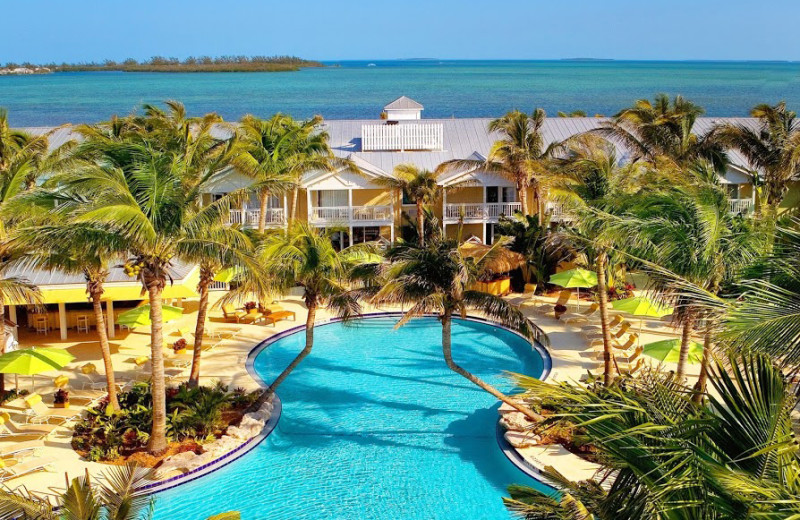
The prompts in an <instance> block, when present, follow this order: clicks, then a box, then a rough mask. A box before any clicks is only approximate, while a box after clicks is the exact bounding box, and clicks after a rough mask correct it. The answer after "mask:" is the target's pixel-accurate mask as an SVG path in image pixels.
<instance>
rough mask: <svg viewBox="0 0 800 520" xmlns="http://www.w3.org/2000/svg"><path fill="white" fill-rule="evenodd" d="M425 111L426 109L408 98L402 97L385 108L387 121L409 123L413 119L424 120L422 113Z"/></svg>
mask: <svg viewBox="0 0 800 520" xmlns="http://www.w3.org/2000/svg"><path fill="white" fill-rule="evenodd" d="M424 109H425V107H423V106H422V105H420V104H419V103H417V102H416V101H414V100H413V99H411V98H409V97H406V96H400V97H399V98H397V99H395V100H394V101H392V102H391V103H389V104H388V105H386V106H385V107H383V111H384V113H385V114H386V120H387V121H408V120H411V119H422V111H423V110H424Z"/></svg>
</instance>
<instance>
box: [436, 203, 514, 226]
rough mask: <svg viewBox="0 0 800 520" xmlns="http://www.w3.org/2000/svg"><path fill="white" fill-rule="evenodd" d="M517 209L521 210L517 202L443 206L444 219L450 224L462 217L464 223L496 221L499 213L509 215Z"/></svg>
mask: <svg viewBox="0 0 800 520" xmlns="http://www.w3.org/2000/svg"><path fill="white" fill-rule="evenodd" d="M517 211H522V204H520V203H519V202H497V203H489V202H475V203H466V204H447V205H445V207H444V221H445V223H447V224H451V223H453V222H458V221H459V220H460V219H461V218H462V217H463V219H464V223H466V224H474V223H483V222H497V221H498V220H499V219H500V215H506V216H511V215H513V214H514V213H515V212H517Z"/></svg>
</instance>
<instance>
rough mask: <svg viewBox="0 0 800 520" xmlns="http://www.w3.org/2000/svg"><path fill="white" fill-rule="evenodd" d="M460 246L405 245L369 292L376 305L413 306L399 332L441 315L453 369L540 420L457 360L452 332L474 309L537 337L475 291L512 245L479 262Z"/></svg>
mask: <svg viewBox="0 0 800 520" xmlns="http://www.w3.org/2000/svg"><path fill="white" fill-rule="evenodd" d="M459 234H460V233H459ZM459 238H460V237H459ZM459 242H460V240H447V239H444V238H437V239H434V240H431V241H430V242H429V243H428V245H427V246H422V245H420V244H405V243H401V244H398V245H396V246H394V247H392V248H391V249H389V251H388V252H387V254H386V258H387V261H388V264H387V265H385V266H383V268H382V272H381V276H380V277H379V278H378V279H379V283H378V284H376V285H377V287H375V288H374V289H373V290H372V291H368V292H371V293H372V294H371V298H370V302H371V303H374V304H385V303H388V304H391V305H399V306H401V307H403V308H405V307H406V306H410V308H409V309H408V310H407V311H405V312H404V313H403V317H402V318H401V319H400V320H399V321H398V323H397V326H398V327H399V326H402V325H403V324H405V323H407V322H408V321H409V320H411V319H413V318H415V317H418V316H423V315H425V314H429V313H436V314H438V315H439V319H440V320H441V322H442V354H443V356H444V360H445V363H447V366H448V367H449V368H450V369H451V370H453V371H454V372H456V373H457V374H459V375H461V376H463V377H465V378H466V379H468V380H469V381H470V382H472V383H474V384H475V385H477V386H479V387H480V388H482V389H483V390H485V391H487V392H489V393H490V394H492V395H493V396H495V397H497V398H498V399H499V400H501V401H503V402H504V403H507V404H508V405H509V406H512V407H514V408H515V409H517V410H519V411H520V412H522V413H523V414H525V415H526V416H527V417H529V418H531V419H533V420H538V419H540V417H539V416H538V415H537V414H536V413H534V412H533V411H532V410H530V409H529V408H528V407H526V406H522V405H520V404H519V403H518V402H516V401H514V400H512V399H510V398H508V397H507V396H506V395H504V394H503V393H502V392H500V391H499V390H497V389H496V388H494V387H493V386H491V385H490V384H488V383H486V382H485V381H483V380H482V379H480V378H478V377H477V376H475V375H474V374H472V373H470V372H468V371H467V370H465V369H464V368H463V367H461V366H460V365H458V364H457V363H456V362H455V361H454V359H453V353H452V336H451V327H452V322H453V316H454V315H455V316H461V317H464V316H466V314H467V312H468V311H470V310H474V311H477V312H480V313H481V314H483V315H485V316H486V317H488V318H490V319H494V320H497V321H498V322H500V323H502V324H503V325H506V326H508V327H510V328H513V329H514V330H517V331H519V332H521V333H523V334H525V335H526V336H527V337H531V334H532V331H531V327H530V324H529V323H528V320H527V319H526V318H525V316H523V314H522V312H520V310H519V309H518V308H517V307H515V306H514V305H512V304H511V303H509V302H508V301H506V300H504V299H503V298H501V297H499V296H495V295H492V294H489V293H486V292H483V291H479V290H475V289H473V287H474V285H475V282H476V281H477V280H478V278H479V276H480V275H481V273H482V272H483V271H484V268H485V266H486V265H487V264H488V263H489V262H490V261H491V260H492V259H493V258H495V257H496V256H497V254H499V253H500V250H501V248H503V247H505V246H506V245H507V243H508V240H505V239H500V240H497V241H496V242H495V243H494V245H492V246H491V247H490V248H489V249H488V250H487V252H486V253H485V254H483V255H482V256H479V257H477V258H473V257H467V256H465V255H464V254H463V253H462V252H461V250H460V248H459V247H458V244H459Z"/></svg>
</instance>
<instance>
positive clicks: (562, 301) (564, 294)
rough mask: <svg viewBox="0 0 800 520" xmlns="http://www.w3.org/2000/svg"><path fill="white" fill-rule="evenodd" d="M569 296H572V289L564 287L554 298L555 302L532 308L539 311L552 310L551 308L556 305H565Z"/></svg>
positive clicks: (546, 311)
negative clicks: (556, 297)
mask: <svg viewBox="0 0 800 520" xmlns="http://www.w3.org/2000/svg"><path fill="white" fill-rule="evenodd" d="M571 297H572V291H570V290H568V289H564V290H563V291H561V292H560V293H559V295H558V299H557V300H556V302H555V303H546V304H544V305H540V306H538V307H534V310H535V311H536V312H539V313H548V312H553V309H555V307H556V305H563V306H565V307H566V306H567V303H568V302H569V299H570V298H571Z"/></svg>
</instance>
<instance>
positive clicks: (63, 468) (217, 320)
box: [0, 292, 671, 494]
mask: <svg viewBox="0 0 800 520" xmlns="http://www.w3.org/2000/svg"><path fill="white" fill-rule="evenodd" d="M223 294H224V293H223V292H214V293H212V295H211V301H212V303H213V302H216V301H217V299H219V298H220V297H221V296H222V295H223ZM509 300H510V301H513V302H515V303H518V304H521V308H522V309H523V312H524V313H525V314H526V315H529V316H531V317H532V318H533V319H534V320H535V323H537V324H538V325H539V326H540V327H541V328H542V329H543V330H544V331H545V332H546V333H547V334H548V335H549V337H550V346H549V349H548V350H549V352H550V355H551V357H552V363H553V369H552V372H551V374H550V378H549V379H550V380H559V381H563V380H567V381H577V380H578V379H579V378H580V376H581V374H583V373H585V371H586V370H587V369H588V368H590V367H591V366H592V365H593V363H595V362H594V361H593V360H591V359H588V358H586V357H584V356H582V355H581V353H582V352H583V351H584V350H585V349H586V347H587V343H586V340H585V339H584V338H583V336H582V335H581V334H580V333H579V332H580V328H579V327H575V326H570V325H567V324H566V323H564V322H563V321H560V320H556V319H553V318H549V317H544V316H541V315H539V314H536V313H534V312H533V309H532V304H531V301H530V299H529V298H528V297H527V296H524V295H519V294H515V295H511V296H509ZM539 300H540V301H539V303H543V302H542V301H541V299H539ZM544 301H548V300H544ZM280 303H281V304H282V305H283V306H285V307H286V309H287V310H291V311H295V313H296V315H297V320H296V321H291V320H285V321H281V322H278V323H277V325H276V326H274V327H273V326H272V325H266V326H265V325H248V324H239V325H237V326H239V327H241V329H242V331H241V333H240V334H239V336H238V337H237V338H236V339H234V340H225V341H223V342H222V344H221V345H220V346H219V347H217V348H216V349H215V350H214V351H213V352H210V353H206V354H204V356H203V362H202V365H201V375H202V377H201V380H202V382H203V383H204V384H210V383H214V382H216V381H221V382H222V383H224V384H226V385H229V386H231V387H242V388H245V389H248V390H255V389H257V388H258V384H257V383H256V382H255V381H254V380H253V379H252V378H251V377H250V375H249V374H248V372H247V369H246V367H245V363H246V360H247V355H248V353H249V352H250V351H251V350H252V349H253V348H254V347H255V346H256V345H258V344H259V343H261V342H262V341H264V340H265V339H268V338H269V337H271V336H272V335H275V334H277V333H279V332H282V331H284V330H287V329H289V328H292V327H295V326H298V325H302V324H303V323H304V322H305V319H306V310H305V307H304V306H303V304H302V300H301V299H300V298H299V297H296V296H293V297H288V298H285V299H282V300H280ZM184 309H185V311H184V315H183V316H182V317H181V319H180V320H177V321H176V322H171V323H168V324H166V325H165V333H166V336H165V338H166V339H167V340H168V341H169V340H170V339H177V335H174V334H172V333H173V332H175V331H177V329H178V328H186V329H188V330H191V331H193V330H194V324H195V320H196V316H197V302H196V301H184ZM390 310H398V309H388V308H381V309H374V308H369V309H365V312H376V311H390ZM329 318H330V315H329V313H327V312H325V311H324V310H323V311H320V312H318V314H317V319H318V320H319V321H324V320H327V319H329ZM223 323H224V320H223V319H222V314H221V312H219V311H212V312H211V317H210V326H211V327H214V326H222V325H223ZM227 325H233V324H227ZM663 338H664V335H663V331H662V332H661V333H659V334H648V333H646V334H643V335H642V341H643V342H648V341H656V340H658V339H663ZM20 343H21V345H22V346H31V345H36V346H54V347H61V348H66V349H68V350H69V351H70V352H71V353H72V354H73V355H75V357H76V359H75V361H73V362H72V363H71V364H70V365H68V366H67V367H66V368H65V370H62V371H61V372H53V373H51V374H47V377H46V378H45V377H44V376H40V377H38V378H37V387H36V389H37V391H39V393H41V394H42V396H43V397H45V401H46V402H48V403H51V402H52V393H53V391H54V388H53V385H52V381H53V378H55V377H56V376H57V375H58V374H59V373H63V374H64V375H67V376H68V377H71V379H72V381H71V383H72V386H73V387H74V388H80V379H78V378H76V377H75V372H76V371H77V368H78V367H80V366H81V365H83V364H85V363H89V362H91V363H94V364H95V365H96V366H97V369H98V371H101V372H102V369H103V364H102V361H101V359H100V354H99V347H98V344H97V342H96V341H93V336H92V334H91V333H90V334H86V333H84V334H78V333H75V332H74V331H70V338H69V339H68V340H65V341H62V340H60V339H59V337H58V333H57V332H56V333H51V334H49V335H47V336H35V335H31V334H22V335H21V337H20ZM111 343H112V359H113V362H114V367H115V372H116V374H117V377H118V379H119V380H122V381H124V380H126V379H130V378H131V377H132V376H133V375H134V373H135V372H136V371H137V370H138V369H137V368H136V367H135V365H134V364H133V363H132V362H131V361H132V359H134V358H136V357H138V356H142V355H148V354H149V350H150V349H149V346H148V345H149V329H148V328H147V327H143V328H140V329H135V330H134V331H132V332H122V333H120V332H119V331H117V337H116V338H115V339H114V340H112V342H111ZM666 368H667V369H670V368H671V367H669V366H667V367H666ZM184 374H185V375H188V370H186V371H185V372H184ZM7 384H10V385H13V376H10V377H9V376H7ZM29 385H30V380H29V379H27V378H20V386H21V387H23V388H25V387H26V386H27V387H29ZM73 407H75V406H74V405H73ZM16 418H17V419H18V420H21V418H20V416H17V417H16ZM70 438H71V432H70V431H69V430H68V429H67V428H60V429H59V430H58V431H57V432H56V434H55V435H53V436H52V438H51V439H50V440H48V441H46V443H45V448H44V449H42V450H40V453H39V454H38V455H40V456H43V457H49V458H53V459H55V460H56V462H55V463H54V464H53V466H52V467H51V468H50V469H51V471H48V472H38V473H34V474H31V475H28V476H25V477H20V478H16V479H12V480H9V481H7V482H6V486H7V487H9V488H11V489H15V488H17V487H20V486H24V488H26V489H27V490H29V491H33V492H37V493H42V494H57V493H59V492H61V491H63V489H64V488H65V484H66V482H67V480H69V479H71V478H74V477H76V476H80V475H83V474H84V472H85V471H86V470H88V471H89V473H90V474H91V475H93V476H100V475H101V474H102V473H103V471H104V470H106V469H107V468H108V466H107V465H104V464H99V463H94V462H88V461H85V460H82V459H81V458H80V457H79V456H78V454H77V453H75V452H74V451H73V450H72V448H71V446H70ZM10 444H11V443H10V442H8V441H2V440H0V449H1V448H3V447H5V446H8V445H10ZM550 452H552V450H549V451H548V450H544V451H537V454H536V458H537V460H538V461H539V462H540V463H543V464H544V465H550V464H552V463H556V464H557V466H558V467H559V470H560V471H562V468H563V467H564V465H562V464H560V463H558V462H559V461H558V460H557V459H561V458H563V457H562V455H563V454H554V455H553V456H552V457H550V456H548V453H550ZM551 459H552V460H551ZM568 468H569V465H567V470H566V471H562V473H564V475H565V476H566V477H568V478H580V477H584V476H585V474H586V472H585V468H583V467H582V466H581V467H580V470H579V468H578V467H576V468H575V469H576V471H575V472H574V474H572V473H573V472H571V471H569V469H568Z"/></svg>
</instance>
